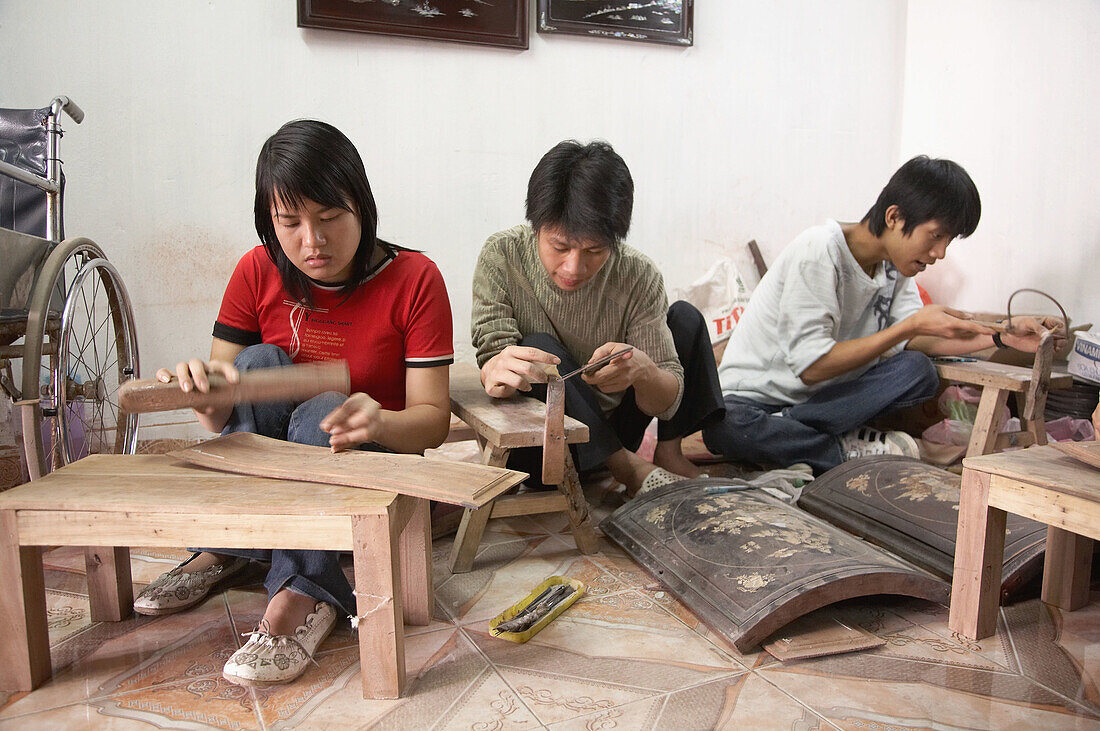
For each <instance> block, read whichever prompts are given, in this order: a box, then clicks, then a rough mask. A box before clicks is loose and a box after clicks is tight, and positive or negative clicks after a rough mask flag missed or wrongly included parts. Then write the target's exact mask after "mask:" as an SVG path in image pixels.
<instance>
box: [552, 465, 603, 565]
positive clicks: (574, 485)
mask: <svg viewBox="0 0 1100 731" xmlns="http://www.w3.org/2000/svg"><path fill="white" fill-rule="evenodd" d="M558 489H560V490H561V491H562V493H564V494H565V497H566V499H567V500H568V501H569V505H568V507H566V509H565V515H566V517H568V518H569V525H570V527H572V529H573V540H574V541H576V542H577V550H579V551H580V552H581V553H584V554H592V553H596V552H598V551H599V550H600V547H599V544H598V543H597V542H596V533H595V531H593V530H592V518H591V517H590V516H589V514H588V501H587V500H585V499H584V492H583V491H582V490H581V480H580V477H578V476H577V467H576V465H574V464H573V455H572V453H571V452H570V451H569V450H568V449H566V450H565V479H564V480H562V483H561V485H559V486H558Z"/></svg>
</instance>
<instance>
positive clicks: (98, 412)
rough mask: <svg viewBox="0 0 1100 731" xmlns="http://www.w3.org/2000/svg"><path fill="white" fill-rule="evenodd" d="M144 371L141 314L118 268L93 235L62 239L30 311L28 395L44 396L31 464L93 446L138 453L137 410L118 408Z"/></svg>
mask: <svg viewBox="0 0 1100 731" xmlns="http://www.w3.org/2000/svg"><path fill="white" fill-rule="evenodd" d="M58 312H60V320H59V319H58ZM43 355H45V356H47V359H48V360H47V361H46V363H43ZM35 364H38V367H35ZM42 366H46V367H42ZM137 373H138V354H137V337H136V334H135V327H134V315H133V311H132V309H131V307H130V300H129V296H128V295H127V293H126V289H125V287H124V286H123V284H122V279H121V278H120V277H119V275H118V271H117V270H116V269H115V267H114V266H113V265H112V264H111V263H110V262H108V261H107V259H106V258H105V257H104V255H103V251H102V250H101V249H100V248H99V246H97V245H96V244H95V243H94V242H92V241H90V240H88V239H84V238H78V239H68V240H66V241H64V242H62V243H61V244H60V245H58V247H57V248H56V249H54V251H53V252H52V253H51V254H50V256H49V258H48V259H47V260H46V263H45V265H44V266H43V267H42V271H41V273H40V274H39V277H38V281H37V282H36V284H35V288H34V291H33V293H32V295H31V301H30V304H29V312H28V317H27V335H26V338H25V346H24V356H23V389H22V390H23V398H24V399H28V398H34V397H35V396H38V397H39V398H40V403H41V409H33V410H32V411H33V412H34V413H33V414H32V415H31V417H30V418H29V419H27V418H25V419H24V443H25V444H26V445H27V461H28V464H30V463H32V462H36V463H37V465H38V466H39V469H40V471H43V472H44V471H45V469H46V467H47V466H51V467H56V466H61V465H65V464H68V463H69V462H73V461H75V460H77V459H80V458H81V457H84V456H87V455H89V454H104V453H113V454H132V453H133V452H134V450H135V448H136V447H137V415H136V414H129V413H126V412H125V411H123V410H122V409H120V408H119V405H118V396H117V394H118V388H119V386H120V385H121V384H122V383H123V382H124V381H127V380H129V379H131V378H134V377H136V376H137ZM32 441H33V442H34V444H33V445H32ZM47 457H49V459H47Z"/></svg>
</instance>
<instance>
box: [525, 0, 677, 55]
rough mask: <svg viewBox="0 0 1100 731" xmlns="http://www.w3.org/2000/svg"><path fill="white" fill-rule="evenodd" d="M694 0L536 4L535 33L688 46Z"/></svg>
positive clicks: (551, 1) (566, 0)
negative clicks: (536, 20)
mask: <svg viewBox="0 0 1100 731" xmlns="http://www.w3.org/2000/svg"><path fill="white" fill-rule="evenodd" d="M694 5H695V0H538V14H539V15H538V31H539V33H572V34H575V35H584V36H602V37H605V38H621V39H623V40H628V41H648V42H651V43H669V44H672V45H676V46H690V45H692V43H693V36H692V15H693V14H692V10H693V8H694Z"/></svg>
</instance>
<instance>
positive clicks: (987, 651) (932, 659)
mask: <svg viewBox="0 0 1100 731" xmlns="http://www.w3.org/2000/svg"><path fill="white" fill-rule="evenodd" d="M588 493H589V498H590V500H591V501H592V502H593V503H594V504H595V505H596V506H597V507H596V508H595V512H596V517H597V518H602V517H603V516H605V515H606V514H607V513H608V512H609V511H610V509H611V508H612V507H614V505H615V504H616V503H617V502H618V501H621V497H620V496H619V494H618V493H614V492H609V491H608V485H607V483H603V484H597V485H595V486H593V487H592V488H590V489H589V491H588ZM564 529H565V521H564V519H563V518H561V517H559V516H553V515H549V516H542V517H539V518H535V517H526V518H514V519H508V520H495V521H492V522H491V523H490V524H489V530H488V531H487V533H486V538H485V541H484V543H483V545H482V548H481V550H480V552H479V554H478V557H477V562H476V564H475V570H474V571H473V572H471V573H468V574H460V575H454V576H452V575H450V574H449V573H447V571H446V569H445V568H444V564H445V559H446V557H447V554H448V552H449V549H450V546H451V540H450V539H443V540H438V541H436V543H435V545H434V554H435V579H436V600H437V607H436V620H435V621H434V622H433V623H432V624H431V625H429V626H428V627H407V628H406V632H407V640H406V662H407V666H408V672H409V678H410V683H409V688H408V691H407V692H406V694H405V697H404V698H402V699H400V700H395V701H368V700H363V698H362V697H361V686H360V683H359V672H360V669H359V662H358V652H357V648H356V644H355V643H356V638H355V636H354V635H353V634H352V632H351V630H350V629H349V628H348V627H347V625H344V626H343V627H342V628H339V629H338V630H337V631H336V632H335V633H334V634H333V636H332V637H330V638H329V639H328V640H327V641H326V642H325V644H324V645H323V646H322V649H321V652H320V653H319V655H318V657H317V662H318V664H317V666H316V667H313V668H311V669H310V670H309V671H308V672H307V673H306V675H305V676H303V678H302V679H300V681H299V682H297V683H295V684H293V685H291V686H289V687H285V688H277V689H268V690H252V689H246V688H241V687H238V686H235V685H231V684H229V683H227V682H225V681H224V680H223V679H222V677H221V666H222V663H223V662H224V661H225V659H226V658H227V657H228V656H229V654H231V653H232V652H233V650H234V649H236V648H237V647H238V646H239V643H240V642H241V639H240V633H242V632H247V631H248V630H249V629H251V628H252V627H253V626H254V625H255V623H256V621H257V619H258V618H259V617H260V615H261V614H262V612H263V608H264V603H265V596H264V594H263V590H262V588H260V587H259V586H250V587H243V588H238V589H233V590H229V591H227V592H225V593H222V594H219V595H217V596H215V597H212V598H211V599H209V600H208V601H206V602H205V603H204V604H202V605H201V606H199V607H198V608H196V609H194V610H192V611H190V612H187V613H184V614H177V615H171V616H167V617H160V618H149V617H142V618H137V619H131V620H128V621H125V622H121V623H95V624H93V623H90V622H89V620H88V599H87V595H86V591H87V590H86V587H85V583H84V576H83V570H84V569H83V563H84V561H83V554H82V552H81V551H79V550H74V549H65V548H62V549H55V550H53V551H50V552H49V553H47V555H46V564H47V585H48V592H47V600H48V609H49V622H50V640H51V644H52V646H53V653H52V659H53V665H54V677H53V679H52V680H51V681H50V682H49V683H47V684H46V685H45V686H43V687H42V688H40V689H39V690H37V691H34V692H33V693H17V694H13V695H10V696H7V697H4V696H2V695H0V701H2V708H0V727H3V728H18V729H38V728H42V729H76V728H109V729H130V728H174V729H207V728H221V729H291V728H293V729H313V728H324V729H328V730H330V731H331V730H335V729H347V728H355V729H361V728H362V729H365V728H380V729H381V728H395V729H452V728H453V729H458V728H468V729H504V728H518V729H541V728H549V729H554V730H555V731H557V730H558V729H590V730H593V731H596V730H599V731H607V730H610V729H647V728H659V729H675V730H676V731H689V730H690V729H707V728H742V727H743V728H784V729H800V730H801V729H818V728H822V729H828V728H845V729H864V728H873V729H887V728H921V729H932V728H935V729H957V728H966V729H971V728H995V729H1002V728H1044V729H1061V728H1067V729H1085V728H1096V729H1100V591H1096V592H1094V594H1093V598H1094V600H1095V601H1094V603H1093V604H1090V605H1089V606H1088V607H1087V608H1085V609H1083V610H1080V611H1077V612H1073V613H1068V614H1063V613H1061V612H1059V611H1057V610H1053V609H1050V608H1048V607H1046V606H1045V605H1043V604H1041V603H1040V602H1039V601H1038V600H1037V599H1031V600H1027V601H1023V602H1021V603H1018V604H1015V605H1012V606H1009V607H1005V608H1003V609H1002V611H1001V618H1000V623H999V628H998V632H997V635H996V636H995V637H992V638H989V639H987V640H984V641H982V642H970V641H968V640H965V639H962V638H960V637H958V636H956V635H953V634H952V633H951V632H950V630H948V629H947V610H946V609H945V608H944V607H942V606H939V605H934V604H930V603H927V602H922V601H919V600H910V599H901V598H891V597H879V598H874V599H870V600H860V601H852V602H847V603H844V604H841V605H838V606H834V607H831V608H827V609H825V610H821V611H822V612H824V613H827V614H830V615H832V616H836V617H838V618H840V619H841V620H842V621H843V622H845V623H846V624H851V623H855V624H858V625H859V626H860V627H863V628H864V629H866V630H868V631H870V632H872V633H874V634H876V635H877V636H879V637H880V638H882V639H883V640H885V643H886V644H885V645H883V646H882V647H879V648H877V649H874V650H870V651H865V652H859V653H851V654H847V655H838V656H832V657H827V658H821V659H814V660H805V661H800V662H792V663H780V662H778V661H776V660H775V659H774V658H772V657H771V656H770V655H768V654H766V653H755V654H751V655H741V654H739V653H738V652H736V651H735V650H733V649H732V648H731V647H729V646H728V645H726V644H725V643H724V642H723V641H722V640H721V638H719V637H717V636H716V635H715V634H714V633H712V632H711V631H709V630H708V629H707V628H706V627H705V626H703V625H702V624H701V623H700V622H699V621H698V620H697V619H696V618H695V617H694V616H693V615H692V614H691V613H690V612H689V611H687V609H685V608H684V607H683V606H682V605H681V604H680V603H679V602H677V601H676V600H675V599H673V598H672V597H671V596H669V595H668V594H667V593H666V592H665V591H664V590H663V589H662V587H661V586H660V585H658V584H657V583H656V582H655V581H653V580H652V579H650V578H649V577H648V576H647V575H646V574H645V573H644V572H643V571H641V570H640V569H639V568H637V566H635V564H634V563H633V562H632V561H631V560H630V559H629V558H627V557H626V556H625V555H624V554H623V553H622V552H621V551H620V550H619V549H617V548H616V547H615V546H614V545H612V544H610V543H609V542H607V541H606V539H601V545H602V550H601V552H600V553H598V554H596V555H594V556H588V557H585V556H582V555H580V554H579V553H578V552H577V551H576V549H575V547H574V546H573V543H572V539H571V537H570V535H569V534H568V533H565V532H564ZM183 555H185V554H184V553H183V552H182V551H180V552H163V551H146V550H142V549H134V550H133V551H132V559H133V574H134V581H135V582H140V583H145V582H148V581H150V580H151V579H152V578H153V577H154V576H156V575H157V574H159V573H160V572H161V571H163V570H165V569H167V568H169V567H170V566H172V565H173V563H174V562H175V561H176V560H177V559H178V558H180V557H182V556H183ZM554 574H566V575H569V576H573V577H576V578H578V579H580V580H582V581H583V582H585V583H586V584H587V585H588V592H587V594H586V595H585V596H584V597H583V598H582V599H581V600H580V601H578V602H577V603H576V604H574V605H573V607H571V608H570V609H569V611H568V612H566V613H565V614H564V615H563V616H562V617H560V618H559V619H557V620H556V621H555V622H554V623H552V624H551V625H549V626H548V627H547V628H546V629H545V630H544V631H543V632H541V633H540V634H539V635H537V636H536V637H535V638H534V639H532V640H531V641H530V642H529V643H527V644H526V645H515V644H511V643H508V642H504V641H502V640H498V639H495V638H492V637H490V636H489V635H488V620H489V619H490V618H491V617H492V616H494V615H495V614H497V613H498V612H499V611H501V609H503V608H504V607H506V606H508V605H510V604H511V603H512V602H514V601H515V600H516V599H518V598H519V597H520V596H522V595H523V594H524V593H526V592H527V591H528V590H529V589H530V588H532V587H533V586H535V585H536V584H537V583H539V582H540V581H542V580H543V579H544V578H546V577H547V576H550V575H554Z"/></svg>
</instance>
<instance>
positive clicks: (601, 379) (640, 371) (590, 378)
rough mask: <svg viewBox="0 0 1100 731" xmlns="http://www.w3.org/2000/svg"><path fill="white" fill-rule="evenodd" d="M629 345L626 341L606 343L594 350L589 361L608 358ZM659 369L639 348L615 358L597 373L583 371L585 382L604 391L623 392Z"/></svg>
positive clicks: (582, 375)
mask: <svg viewBox="0 0 1100 731" xmlns="http://www.w3.org/2000/svg"><path fill="white" fill-rule="evenodd" d="M626 347H628V346H627V345H626V344H625V343H604V344H603V345H601V346H600V347H598V348H596V350H595V351H593V352H592V357H591V358H589V359H588V362H589V363H594V362H595V361H597V360H599V359H600V358H606V357H607V356H609V355H611V354H612V353H614V352H616V351H619V350H622V349H623V348H626ZM656 370H657V364H656V363H654V362H653V359H652V358H650V357H649V356H648V355H646V354H645V353H644V352H642V351H641V350H639V349H638V348H634V350H631V351H630V352H629V353H625V354H623V355H621V356H619V357H618V358H615V359H614V360H612V361H611V362H610V363H608V364H607V365H605V366H604V367H602V368H600V369H599V370H598V371H596V372H595V373H582V374H581V378H583V379H584V380H585V383H587V384H589V385H590V386H592V387H593V388H596V389H599V390H600V391H603V392H604V393H621V392H622V391H625V390H626V389H628V388H630V387H631V386H633V385H634V384H635V383H637V382H639V381H641V380H644V379H646V378H649V377H651V376H652V375H653V373H654V372H655V371H656Z"/></svg>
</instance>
